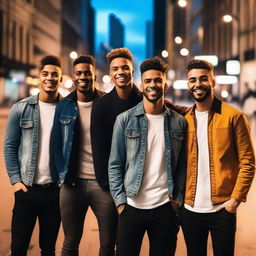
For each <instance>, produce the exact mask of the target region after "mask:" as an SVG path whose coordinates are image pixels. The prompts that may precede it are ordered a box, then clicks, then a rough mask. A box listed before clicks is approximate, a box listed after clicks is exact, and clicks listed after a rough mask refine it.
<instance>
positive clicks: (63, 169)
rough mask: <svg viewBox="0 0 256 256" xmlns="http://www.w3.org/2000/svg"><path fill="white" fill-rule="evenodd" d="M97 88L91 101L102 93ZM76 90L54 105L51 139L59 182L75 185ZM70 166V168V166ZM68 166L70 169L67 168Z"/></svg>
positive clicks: (77, 114) (78, 130)
mask: <svg viewBox="0 0 256 256" xmlns="http://www.w3.org/2000/svg"><path fill="white" fill-rule="evenodd" d="M104 94H105V93H104V92H102V91H99V90H97V89H96V90H95V91H94V95H93V101H94V100H96V99H98V98H99V97H101V96H102V95H104ZM78 118H79V113H78V107H77V94H76V90H75V91H73V92H72V93H70V94H69V95H68V96H67V97H66V98H64V99H63V100H61V101H60V102H59V104H58V106H57V107H56V111H55V116H54V124H53V133H54V137H53V139H52V144H53V156H54V157H53V158H54V164H55V169H56V171H57V173H58V175H59V182H60V183H63V182H64V181H66V182H67V183H69V184H70V185H75V180H76V177H77V176H76V171H77V170H76V169H77V168H76V166H77V162H78V147H79V142H80V139H79V134H80V129H79V127H78V125H79V122H77V120H78ZM70 167H71V168H70ZM69 168H70V170H69Z"/></svg>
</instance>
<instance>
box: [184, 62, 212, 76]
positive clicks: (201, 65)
mask: <svg viewBox="0 0 256 256" xmlns="http://www.w3.org/2000/svg"><path fill="white" fill-rule="evenodd" d="M191 69H207V70H208V71H210V73H211V74H212V75H213V73H214V67H213V65H212V64H211V63H210V62H209V61H207V60H191V61H190V62H189V63H188V65H187V72H189V71H190V70H191Z"/></svg>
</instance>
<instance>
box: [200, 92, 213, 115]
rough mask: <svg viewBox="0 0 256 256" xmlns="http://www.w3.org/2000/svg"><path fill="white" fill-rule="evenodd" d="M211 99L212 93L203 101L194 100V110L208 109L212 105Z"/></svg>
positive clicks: (202, 110) (204, 110)
mask: <svg viewBox="0 0 256 256" xmlns="http://www.w3.org/2000/svg"><path fill="white" fill-rule="evenodd" d="M213 99H214V97H213V95H210V96H209V97H207V98H206V99H205V100H204V101H202V102H196V110H197V111H199V112H206V111H209V110H210V109H211V107H212V103H213Z"/></svg>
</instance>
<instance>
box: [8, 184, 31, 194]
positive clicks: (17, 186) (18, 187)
mask: <svg viewBox="0 0 256 256" xmlns="http://www.w3.org/2000/svg"><path fill="white" fill-rule="evenodd" d="M12 186H13V190H14V193H15V192H17V191H19V190H23V191H24V192H27V191H28V189H27V188H26V186H25V185H24V184H23V183H21V182H17V183H15V184H13V185H12Z"/></svg>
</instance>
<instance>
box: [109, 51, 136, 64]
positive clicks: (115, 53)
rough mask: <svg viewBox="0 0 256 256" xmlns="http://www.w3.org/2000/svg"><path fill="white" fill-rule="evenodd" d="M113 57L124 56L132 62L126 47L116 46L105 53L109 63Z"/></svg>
mask: <svg viewBox="0 0 256 256" xmlns="http://www.w3.org/2000/svg"><path fill="white" fill-rule="evenodd" d="M115 58H126V59H128V60H130V61H131V62H132V54H131V52H130V51H129V50H128V49H127V48H116V49H113V50H112V51H111V52H109V53H108V54H107V55H106V59H107V61H108V63H109V64H110V63H111V61H112V60H113V59H115Z"/></svg>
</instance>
